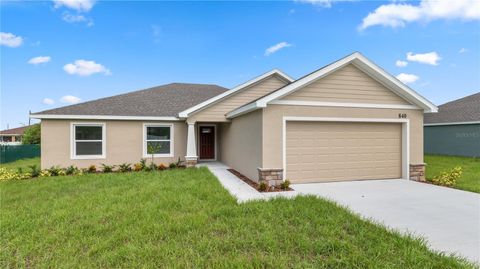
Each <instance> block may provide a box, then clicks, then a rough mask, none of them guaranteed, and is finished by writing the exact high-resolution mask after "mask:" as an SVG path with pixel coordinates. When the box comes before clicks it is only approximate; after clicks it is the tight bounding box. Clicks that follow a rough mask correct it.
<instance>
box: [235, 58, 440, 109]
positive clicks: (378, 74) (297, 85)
mask: <svg viewBox="0 0 480 269" xmlns="http://www.w3.org/2000/svg"><path fill="white" fill-rule="evenodd" d="M348 64H352V65H354V66H355V67H356V68H358V69H360V70H361V71H362V72H364V73H366V74H367V75H369V76H370V77H372V78H373V79H375V80H376V81H378V82H379V83H381V84H382V85H384V86H385V87H387V88H388V89H390V90H392V91H393V92H394V93H396V94H397V95H398V96H400V97H402V98H403V99H405V100H407V101H408V102H409V103H412V104H415V105H416V106H418V107H419V108H422V109H424V111H425V112H437V107H436V106H435V105H434V104H433V103H431V102H430V101H428V100H427V99H426V98H424V97H423V96H421V95H420V94H418V93H417V92H415V91H414V90H412V89H410V88H409V87H408V86H406V85H405V84H403V83H402V82H400V81H399V80H398V79H397V78H395V77H394V76H392V75H390V74H388V73H387V72H386V71H385V70H383V69H382V68H380V67H379V66H377V65H375V64H374V63H373V62H371V61H370V60H368V59H367V58H365V57H364V56H363V55H362V54H360V53H358V52H355V53H353V54H351V55H349V56H347V57H344V58H342V59H340V60H338V61H336V62H334V63H331V64H329V65H327V66H325V67H323V68H321V69H319V70H317V71H314V72H312V73H310V74H308V75H306V76H304V77H302V78H300V79H298V80H296V81H294V82H292V83H290V84H288V85H286V86H285V87H283V88H281V89H279V90H277V91H275V92H273V93H271V94H268V95H266V96H264V97H261V98H259V99H257V100H255V101H253V102H251V103H249V104H246V105H245V106H243V107H240V108H238V109H235V110H234V111H231V112H229V113H228V114H227V118H234V117H236V116H239V115H242V114H244V113H248V112H250V111H252V110H255V109H258V108H263V107H266V106H267V104H269V103H271V102H272V101H275V100H278V99H280V98H282V97H284V96H286V95H288V94H291V93H293V92H295V91H297V90H299V89H301V88H303V87H304V86H306V85H309V84H310V83H313V82H315V81H317V80H318V79H321V78H323V77H326V76H327V75H329V74H331V73H332V72H334V71H336V70H339V69H340V68H342V67H344V66H346V65H348Z"/></svg>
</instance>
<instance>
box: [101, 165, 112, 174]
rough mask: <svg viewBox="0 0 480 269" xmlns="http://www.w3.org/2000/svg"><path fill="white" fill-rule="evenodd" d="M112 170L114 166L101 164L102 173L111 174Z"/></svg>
mask: <svg viewBox="0 0 480 269" xmlns="http://www.w3.org/2000/svg"><path fill="white" fill-rule="evenodd" d="M114 168H115V165H107V164H104V163H102V172H104V173H111V172H113V169H114Z"/></svg>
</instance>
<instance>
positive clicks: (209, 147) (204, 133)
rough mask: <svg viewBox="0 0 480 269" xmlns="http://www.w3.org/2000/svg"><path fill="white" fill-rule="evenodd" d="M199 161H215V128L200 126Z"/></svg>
mask: <svg viewBox="0 0 480 269" xmlns="http://www.w3.org/2000/svg"><path fill="white" fill-rule="evenodd" d="M200 159H203V160H213V159H215V126H200Z"/></svg>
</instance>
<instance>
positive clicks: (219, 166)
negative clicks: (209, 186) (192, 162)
mask: <svg viewBox="0 0 480 269" xmlns="http://www.w3.org/2000/svg"><path fill="white" fill-rule="evenodd" d="M197 166H206V167H208V169H209V170H210V171H211V172H212V173H213V174H214V175H215V176H216V177H217V178H218V181H220V184H222V186H223V187H224V188H225V189H226V190H227V191H228V192H229V193H230V194H231V195H232V196H233V197H235V198H236V199H237V202H238V203H244V202H248V201H253V200H269V199H272V198H275V197H286V198H291V197H295V196H296V195H298V194H299V193H298V192H296V191H288V192H258V191H257V190H256V189H254V188H252V187H251V186H250V185H248V184H247V183H245V182H244V181H243V180H241V179H239V178H238V177H237V176H235V175H234V174H232V173H230V172H229V171H228V170H227V169H228V168H229V167H228V166H226V165H225V164H223V163H220V162H203V163H199V164H197Z"/></svg>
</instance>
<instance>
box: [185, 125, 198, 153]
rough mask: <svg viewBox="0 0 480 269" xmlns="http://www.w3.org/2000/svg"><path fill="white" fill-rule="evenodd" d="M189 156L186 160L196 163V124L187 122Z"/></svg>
mask: <svg viewBox="0 0 480 269" xmlns="http://www.w3.org/2000/svg"><path fill="white" fill-rule="evenodd" d="M187 125H188V127H187V128H188V129H187V154H186V156H185V159H186V160H187V161H196V160H197V159H198V156H197V141H196V139H195V122H193V123H192V122H187Z"/></svg>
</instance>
